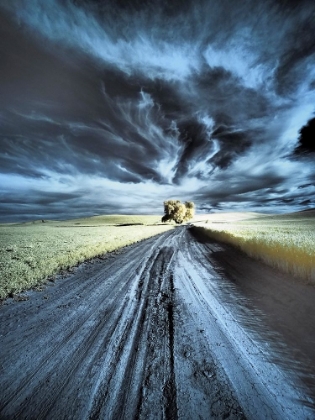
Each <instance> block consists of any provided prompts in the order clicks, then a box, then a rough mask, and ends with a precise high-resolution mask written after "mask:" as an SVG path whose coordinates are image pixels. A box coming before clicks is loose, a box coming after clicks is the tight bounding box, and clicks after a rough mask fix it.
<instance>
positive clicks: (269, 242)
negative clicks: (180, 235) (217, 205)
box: [195, 210, 315, 284]
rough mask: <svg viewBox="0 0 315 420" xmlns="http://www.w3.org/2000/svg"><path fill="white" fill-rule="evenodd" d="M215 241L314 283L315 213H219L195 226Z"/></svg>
mask: <svg viewBox="0 0 315 420" xmlns="http://www.w3.org/2000/svg"><path fill="white" fill-rule="evenodd" d="M195 226H197V227H199V229H201V230H202V231H203V232H204V233H206V234H207V235H208V236H209V237H211V238H212V239H215V240H217V241H222V242H225V243H228V244H231V245H234V246H236V247H238V248H239V249H241V250H242V251H243V252H245V253H246V254H248V255H249V256H250V257H253V258H256V259H259V260H262V261H264V262H265V263H267V264H269V265H271V266H273V267H275V268H277V269H279V270H281V271H283V272H285V273H288V274H290V275H292V276H294V277H295V278H297V279H299V280H301V281H303V282H305V283H312V284H315V211H314V210H309V211H305V212H299V213H291V214H284V215H271V216H268V215H262V214H256V215H255V214H253V213H227V214H224V213H220V214H214V215H207V216H203V217H202V220H200V221H199V222H197V223H195Z"/></svg>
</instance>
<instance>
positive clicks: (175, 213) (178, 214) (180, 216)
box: [162, 200, 195, 224]
mask: <svg viewBox="0 0 315 420" xmlns="http://www.w3.org/2000/svg"><path fill="white" fill-rule="evenodd" d="M194 215H195V204H194V203H193V202H192V201H186V202H185V203H182V202H181V201H179V200H167V201H164V216H163V217H162V222H163V223H165V222H170V221H174V222H175V223H177V224H181V223H183V222H187V221H188V220H191V219H192V218H193V217H194Z"/></svg>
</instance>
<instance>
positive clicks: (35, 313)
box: [0, 226, 315, 420]
mask: <svg viewBox="0 0 315 420" xmlns="http://www.w3.org/2000/svg"><path fill="white" fill-rule="evenodd" d="M277 276H278V277H277ZM279 276H280V277H279ZM270 277H272V278H273V280H271V279H270ZM264 279H266V281H265V285H264ZM280 280H281V281H282V283H281V284H284V286H283V289H281V287H282V286H281V287H280V289H278V283H279V281H280ZM289 284H293V283H290V282H286V279H282V278H281V275H280V274H279V273H277V272H274V271H273V270H271V269H269V268H268V267H266V266H264V265H263V264H260V263H258V262H255V261H252V260H250V259H249V258H247V257H245V256H243V255H242V254H238V253H237V252H236V251H233V250H232V249H231V248H229V247H225V246H223V245H219V244H215V243H212V242H210V241H209V240H205V239H204V238H202V237H199V236H198V234H196V231H195V230H194V229H193V228H188V227H185V226H183V227H178V228H176V229H174V230H173V231H168V232H166V233H163V234H162V235H160V236H157V237H155V238H151V239H148V240H146V241H143V242H141V243H139V244H136V245H133V246H130V247H127V248H125V249H123V250H121V251H120V252H117V253H115V254H110V255H107V256H105V257H104V258H102V259H101V258H100V259H95V260H93V261H92V262H90V263H85V264H82V265H81V266H79V267H77V268H76V269H75V271H74V272H73V273H72V274H69V275H68V276H67V278H64V279H56V281H55V282H52V283H51V284H50V285H48V286H46V287H45V288H44V290H42V291H30V292H27V293H26V294H24V296H25V299H27V300H22V299H23V297H19V298H17V299H15V300H14V299H8V300H7V301H5V302H4V304H3V305H2V306H1V307H0V335H1V336H0V339H1V347H0V362H1V366H0V368H1V371H0V418H1V419H58V420H61V419H106V420H107V419H112V420H116V419H126V420H131V419H189V420H190V419H245V418H247V419H281V420H283V419H286V420H287V419H299V420H301V419H314V418H315V411H314V394H315V393H314V387H313V384H314V378H313V374H314V372H315V370H314V352H313V350H312V349H313V347H314V346H313V345H312V344H313V342H312V340H314V337H315V335H313V336H311V334H312V333H315V331H314V327H313V324H314V323H313V322H309V323H308V324H307V322H306V321H305V320H306V318H307V317H311V321H312V315H314V316H315V314H314V309H312V307H313V306H314V305H313V302H314V299H315V295H314V289H313V288H309V287H308V288H307V286H303V285H298V286H296V285H295V286H293V292H290V290H291V287H290V286H288V285H289ZM266 288H267V289H268V292H267V291H266ZM296 288H297V289H296ZM303 288H304V289H303ZM305 295H307V297H306V298H305V297H304V296H305ZM268 296H269V298H268ZM282 296H284V298H283V300H282ZM296 296H297V298H298V299H302V300H303V299H306V300H305V301H304V300H303V305H304V306H303V308H304V309H305V307H306V308H308V306H307V305H309V307H310V308H311V309H310V311H313V312H311V313H310V312H309V311H306V312H305V310H304V309H303V308H302V310H300V311H297V313H296V316H295V314H294V313H291V314H290V304H291V306H292V301H294V299H295V297H296ZM299 296H300V297H299ZM16 300H18V301H16ZM290 302H291V303H290ZM298 303H300V302H298ZM300 306H301V305H300ZM303 310H304V312H303ZM286 311H287V312H286ZM303 314H304V315H303ZM299 317H300V318H299ZM273 320H274V321H275V322H273ZM293 320H294V322H293ZM303 320H304V321H305V322H306V324H307V325H303V326H301V322H303ZM313 320H314V318H313ZM292 323H293V326H292ZM299 326H300V327H301V328H299ZM292 328H293V330H292ZM303 328H304V329H303ZM294 329H295V330H294ZM300 330H302V332H301V331H300ZM296 334H297V336H296ZM299 334H300V335H299ZM296 337H297V338H296ZM308 341H311V343H308Z"/></svg>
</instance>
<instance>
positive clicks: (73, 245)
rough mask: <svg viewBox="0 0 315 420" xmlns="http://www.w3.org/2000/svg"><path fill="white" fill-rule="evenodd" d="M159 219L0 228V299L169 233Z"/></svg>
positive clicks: (123, 218)
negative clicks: (84, 262)
mask: <svg viewBox="0 0 315 420" xmlns="http://www.w3.org/2000/svg"><path fill="white" fill-rule="evenodd" d="M160 220H161V217H160V216H137V215H136V216H123V215H109V216H95V217H89V218H84V219H76V220H68V221H45V222H44V223H43V222H42V221H41V220H39V221H36V222H28V223H21V224H1V225H0V298H1V299H3V298H5V297H7V296H8V295H12V294H15V293H18V292H21V291H23V290H26V289H29V288H31V287H34V286H37V285H39V284H41V283H43V282H45V281H46V280H47V278H49V277H50V276H52V275H54V274H56V273H58V272H60V271H62V270H67V269H70V268H71V267H73V266H75V265H77V264H78V263H80V262H83V261H85V260H87V259H90V258H93V257H96V256H100V255H103V254H105V253H106V252H110V251H113V250H115V249H118V248H121V247H123V246H126V245H130V244H132V243H135V242H137V241H140V240H142V239H145V238H148V237H151V236H154V235H157V234H159V233H162V232H165V231H166V230H168V229H172V228H173V226H172V225H160V224H159V223H160Z"/></svg>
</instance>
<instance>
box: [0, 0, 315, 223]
mask: <svg viewBox="0 0 315 420" xmlns="http://www.w3.org/2000/svg"><path fill="white" fill-rule="evenodd" d="M314 34H315V3H314V1H313V0H309V1H308V0H263V1H262V0H255V1H254V0H233V1H230V0H220V1H219V0H193V1H185V0H181V1H179V0H174V1H172V2H170V1H166V0H155V1H152V0H151V1H149V0H134V1H131V0H130V1H126V0H125V1H123V0H103V1H102V0H89V1H88V0H14V1H12V0H0V57H1V59H0V221H1V222H15V221H24V220H25V221H26V220H33V219H69V218H75V217H83V216H92V215H98V214H113V213H115V214H117V213H121V214H135V213H141V214H161V215H162V214H163V201H164V200H167V199H179V200H183V201H186V200H187V201H194V202H195V204H196V207H197V212H199V213H204V212H205V213H208V212H217V211H258V212H266V213H280V212H292V211H300V210H304V209H308V208H312V207H315V144H314V143H315V140H313V139H312V136H313V134H314V133H315V130H314V118H315V37H314ZM301 130H302V131H301ZM312 130H313V131H312ZM307 131H308V136H309V138H308V140H307V141H304V139H303V135H305V133H306V132H307ZM301 133H304V134H303V135H302V134H301ZM314 138H315V135H314ZM310 139H311V140H310Z"/></svg>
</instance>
